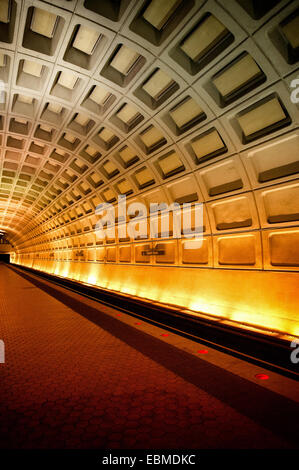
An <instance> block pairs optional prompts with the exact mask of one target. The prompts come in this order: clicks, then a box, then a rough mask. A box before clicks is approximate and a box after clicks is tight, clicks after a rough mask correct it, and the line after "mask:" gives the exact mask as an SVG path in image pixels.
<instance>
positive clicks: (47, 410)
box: [0, 265, 298, 449]
mask: <svg viewBox="0 0 299 470" xmlns="http://www.w3.org/2000/svg"><path fill="white" fill-rule="evenodd" d="M46 290H47V289H46V288H45V289H43V290H41V289H40V288H38V283H37V284H36V283H34V284H33V283H32V282H29V280H28V279H24V277H23V276H20V275H19V274H17V273H16V272H14V271H13V270H12V269H10V268H8V267H7V266H5V265H0V339H3V340H4V342H5V348H6V362H5V363H4V364H0V380H1V382H0V447H1V448H107V449H108V448H109V449H111V448H131V449H133V448H143V449H151V448H160V449H161V448H168V449H171V448H174V449H175V448H177V449H181V448H199V449H201V448H290V447H293V448H294V447H295V446H296V441H297V437H296V436H294V429H295V423H298V408H295V407H294V402H292V401H290V400H287V399H286V398H283V397H282V396H280V395H277V394H275V393H273V392H271V391H268V390H265V389H262V388H261V387H259V386H258V385H256V384H254V383H251V382H248V381H246V380H245V379H242V378H241V377H239V376H237V375H234V374H232V373H230V372H228V371H226V370H225V369H222V368H219V367H216V366H213V365H211V364H207V363H206V362H205V360H204V358H202V357H196V356H192V355H190V354H188V353H185V352H184V351H182V350H179V349H177V348H175V347H174V346H172V345H170V344H168V343H166V342H165V341H163V340H161V339H159V338H155V337H153V336H151V335H149V334H147V333H145V332H142V331H140V330H138V328H136V327H132V326H130V325H127V324H125V323H123V322H121V321H120V320H118V319H117V318H113V317H112V316H109V315H108V314H107V313H103V311H102V310H104V309H102V307H101V305H100V304H98V306H97V307H96V308H95V307H94V306H91V304H90V303H88V302H87V301H86V300H85V298H84V297H82V298H81V300H80V301H78V298H79V297H80V296H75V298H74V299H73V300H72V299H70V297H66V296H64V295H63V294H62V291H63V289H60V291H57V292H55V290H54V289H51V288H49V289H48V292H46ZM67 299H69V300H67ZM296 413H297V415H296Z"/></svg>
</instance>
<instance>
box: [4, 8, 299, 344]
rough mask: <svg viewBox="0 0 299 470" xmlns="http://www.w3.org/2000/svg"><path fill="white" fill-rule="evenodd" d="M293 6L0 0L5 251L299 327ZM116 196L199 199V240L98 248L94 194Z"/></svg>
mask: <svg viewBox="0 0 299 470" xmlns="http://www.w3.org/2000/svg"><path fill="white" fill-rule="evenodd" d="M162 3H163V8H162V7H161V5H162ZM298 19H299V9H298V2H297V1H293V2H286V1H284V0H281V1H275V2H260V3H259V4H258V2H253V1H252V0H248V1H247V2H243V1H241V0H225V1H224V0H208V1H202V0H196V1H194V0H186V1H185V0H184V1H181V0H169V1H168V0H167V1H165V2H161V1H160V0H151V1H145V0H139V1H138V2H130V1H127V0H121V1H120V2H112V1H111V2H110V1H109V0H105V2H99V1H98V0H88V1H86V0H78V1H75V0H71V1H66V0H54V1H53V2H51V5H50V4H49V2H44V1H42V0H34V2H32V0H5V1H2V2H1V7H0V22H1V25H0V87H1V88H0V229H2V230H5V232H6V233H7V238H8V239H9V241H10V242H11V243H12V245H13V247H14V249H15V255H14V261H15V262H16V263H19V264H21V265H27V266H31V267H33V268H35V269H40V270H44V271H48V272H52V273H55V274H57V275H60V276H65V277H69V278H72V279H77V280H80V281H82V282H87V283H91V284H96V285H98V286H101V287H105V288H107V289H114V290H117V291H120V292H124V293H127V294H130V295H137V296H140V297H144V298H148V299H152V300H153V301H154V300H158V301H161V302H167V303H172V304H175V305H179V306H182V307H185V308H188V309H192V310H195V311H203V312H207V313H209V314H211V315H216V316H222V317H224V318H226V319H231V320H234V321H238V322H243V323H248V324H251V325H259V326H262V327H265V328H268V329H275V330H278V331H281V332H287V333H290V334H294V335H298V334H299V332H298V323H299V319H298V311H299V309H298V300H299V299H298V290H299V289H298V276H299V243H298V241H299V215H298V214H299V195H298V194H299V182H298V174H299V162H298V154H299V109H298V106H299V104H298V99H297V98H298V93H297V91H296V88H294V86H295V87H296V83H297V82H296V80H297V78H298V62H299V56H298V34H297V31H298ZM294 84H295V85H294ZM121 194H125V195H126V196H127V200H128V203H130V202H142V203H144V204H145V205H146V206H147V207H149V205H150V203H151V202H166V203H168V204H171V203H173V202H177V203H179V204H182V203H184V202H192V203H195V202H202V203H203V205H204V234H203V236H204V240H203V244H202V246H200V247H199V246H198V247H196V248H195V249H194V250H188V249H187V242H186V240H185V239H184V238H182V239H174V238H173V236H172V235H171V234H170V236H169V238H167V239H159V238H158V237H157V238H155V239H147V240H136V241H132V240H130V239H129V238H128V237H121V236H119V234H117V233H116V235H115V237H114V238H111V239H109V240H107V241H105V242H104V243H103V244H100V243H99V240H98V239H97V237H96V235H95V232H94V228H95V225H96V223H97V216H96V215H95V208H96V207H97V205H98V204H100V203H102V202H109V203H112V204H115V202H116V200H117V196H118V195H121ZM151 249H154V253H155V252H160V254H150V253H151ZM144 253H148V254H144Z"/></svg>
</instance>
